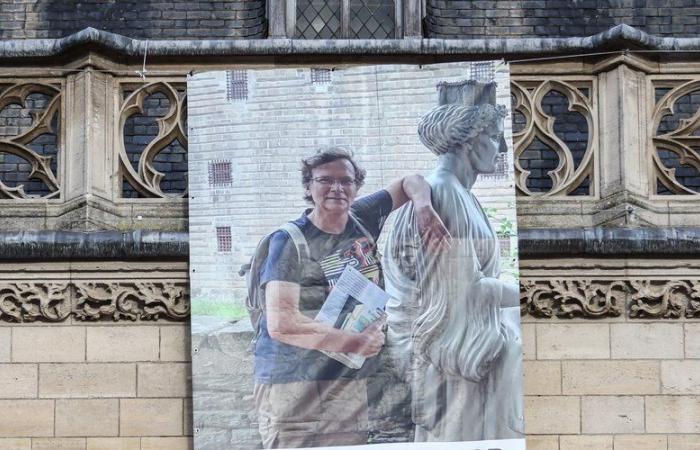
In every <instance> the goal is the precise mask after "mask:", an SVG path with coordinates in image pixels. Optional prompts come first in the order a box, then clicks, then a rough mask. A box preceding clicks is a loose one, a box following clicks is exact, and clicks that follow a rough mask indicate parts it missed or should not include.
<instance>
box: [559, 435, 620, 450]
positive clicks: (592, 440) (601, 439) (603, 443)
mask: <svg viewBox="0 0 700 450" xmlns="http://www.w3.org/2000/svg"><path fill="white" fill-rule="evenodd" d="M559 450H613V438H612V436H560V437H559Z"/></svg>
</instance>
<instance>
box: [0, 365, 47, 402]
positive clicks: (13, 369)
mask: <svg viewBox="0 0 700 450" xmlns="http://www.w3.org/2000/svg"><path fill="white" fill-rule="evenodd" d="M38 371H39V368H38V366H37V365H36V364H0V386H5V388H4V389H3V394H2V396H3V397H4V398H36V394H37V383H38V373H39V372H38Z"/></svg>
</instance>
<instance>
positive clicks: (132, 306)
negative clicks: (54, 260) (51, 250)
mask: <svg viewBox="0 0 700 450" xmlns="http://www.w3.org/2000/svg"><path fill="white" fill-rule="evenodd" d="M189 313H190V300H189V288H188V286H187V284H186V283H174V282H173V283H171V282H160V281H158V282H153V281H137V282H126V281H117V280H115V281H111V282H97V281H95V282H92V281H76V282H64V281H26V282H25V281H22V282H0V320H5V321H9V322H34V321H45V322H60V321H63V320H66V319H67V318H68V317H69V316H72V317H74V318H75V319H78V320H101V319H112V320H115V321H116V320H125V319H126V320H158V319H166V320H186V319H188V318H189Z"/></svg>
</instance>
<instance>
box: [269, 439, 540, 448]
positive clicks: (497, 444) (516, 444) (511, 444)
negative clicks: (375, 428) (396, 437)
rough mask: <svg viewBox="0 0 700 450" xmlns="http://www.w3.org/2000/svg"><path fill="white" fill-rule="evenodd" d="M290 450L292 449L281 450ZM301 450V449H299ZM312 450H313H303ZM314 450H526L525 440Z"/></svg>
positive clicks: (371, 445)
mask: <svg viewBox="0 0 700 450" xmlns="http://www.w3.org/2000/svg"><path fill="white" fill-rule="evenodd" d="M281 450H290V449H281ZM297 450H300V449H297ZM301 450H311V449H301ZM313 450H526V447H525V439H499V440H495V441H469V442H402V443H396V444H369V445H348V446H340V447H313Z"/></svg>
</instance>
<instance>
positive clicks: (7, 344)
mask: <svg viewBox="0 0 700 450" xmlns="http://www.w3.org/2000/svg"><path fill="white" fill-rule="evenodd" d="M11 333H12V331H11V330H10V329H9V328H7V327H3V328H0V362H9V361H10V349H11V348H12V337H11V335H10V334H11Z"/></svg>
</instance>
